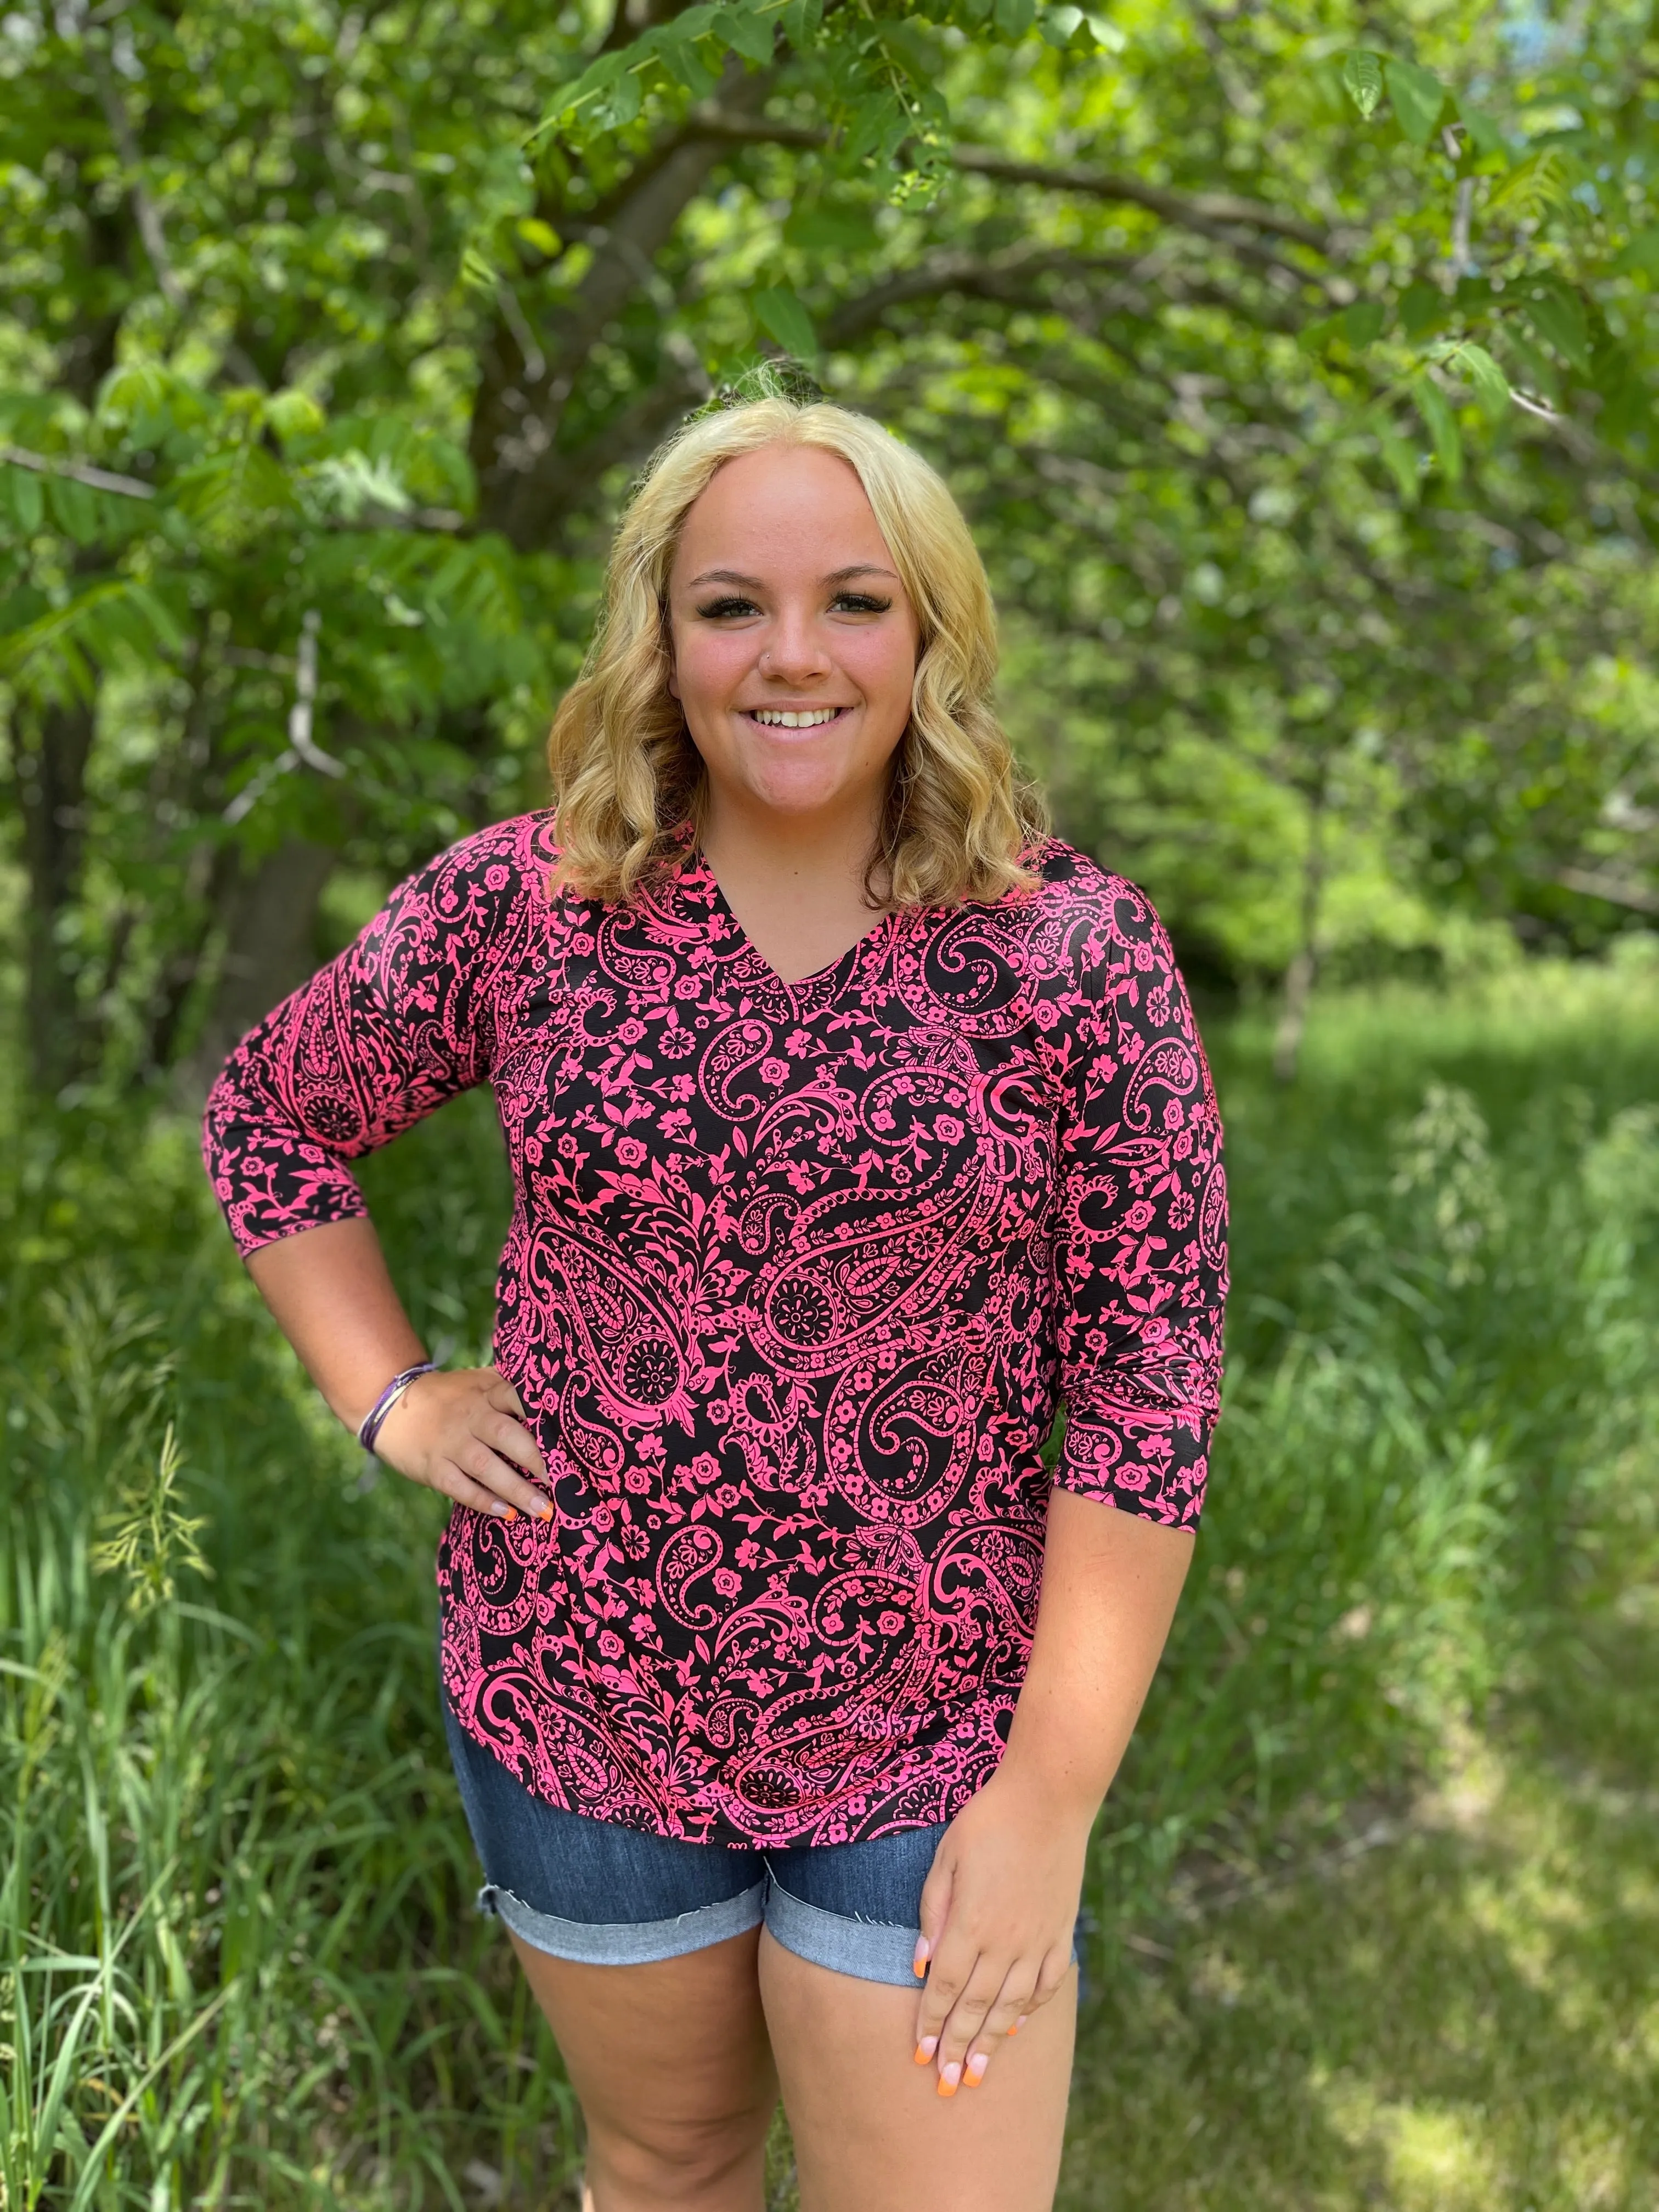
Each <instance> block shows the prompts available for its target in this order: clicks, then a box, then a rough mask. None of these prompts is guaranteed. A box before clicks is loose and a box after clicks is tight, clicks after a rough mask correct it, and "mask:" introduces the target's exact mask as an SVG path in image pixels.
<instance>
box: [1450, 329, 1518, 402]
mask: <svg viewBox="0 0 1659 2212" xmlns="http://www.w3.org/2000/svg"><path fill="white" fill-rule="evenodd" d="M1450 360H1451V362H1452V363H1453V364H1454V365H1455V367H1456V368H1457V370H1458V371H1459V373H1460V374H1462V375H1464V376H1467V377H1468V380H1469V382H1470V383H1471V384H1472V385H1473V386H1474V396H1475V399H1476V401H1477V402H1478V403H1479V404H1480V409H1481V411H1482V412H1483V413H1484V414H1485V415H1486V416H1489V417H1490V419H1491V420H1492V422H1502V421H1503V420H1504V416H1506V415H1507V414H1508V413H1509V411H1510V380H1509V379H1508V377H1506V376H1505V375H1504V372H1503V370H1502V369H1501V368H1499V367H1498V363H1497V362H1495V361H1494V360H1493V359H1492V356H1491V355H1490V354H1489V353H1488V352H1487V351H1486V348H1485V346H1482V345H1476V344H1475V343H1474V341H1473V340H1472V339H1466V340H1465V341H1464V343H1462V345H1460V346H1455V347H1454V348H1453V349H1452V352H1451V356H1450Z"/></svg>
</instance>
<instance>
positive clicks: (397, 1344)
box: [247, 1218, 553, 1521]
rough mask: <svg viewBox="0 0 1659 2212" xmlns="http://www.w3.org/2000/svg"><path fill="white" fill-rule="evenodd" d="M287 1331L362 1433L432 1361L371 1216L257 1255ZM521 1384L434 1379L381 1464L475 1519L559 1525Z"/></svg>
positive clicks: (476, 1377)
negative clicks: (395, 1384)
mask: <svg viewBox="0 0 1659 2212" xmlns="http://www.w3.org/2000/svg"><path fill="white" fill-rule="evenodd" d="M247 1270H248V1273H249V1274H250V1275H252V1278H253V1280H254V1283H255V1285H256V1286H257V1288H258V1291H259V1295H260V1296H261V1297H263V1298H264V1302H265V1304H267V1305H268V1306H269V1307H270V1310H271V1312H272V1314H273V1315H274V1316H275V1317H276V1325H277V1327H278V1328H280V1329H281V1330H282V1332H283V1335H284V1336H285V1337H286V1338H287V1339H288V1340H289V1343H290V1344H291V1345H292V1346H294V1349H295V1352H297V1353H298V1354H299V1356H300V1360H301V1364H302V1365H303V1366H304V1368H305V1370H306V1372H307V1374H308V1375H309V1376H310V1377H311V1379H312V1381H313V1383H315V1384H316V1385H317V1388H318V1389H319V1391H321V1393H322V1395H323V1396H324V1398H325V1400H326V1401H328V1404H329V1407H330V1408H331V1411H332V1412H334V1413H336V1414H337V1415H338V1417H339V1418H340V1419H341V1420H342V1421H343V1422H344V1424H345V1425H346V1426H347V1428H349V1429H350V1430H352V1431H356V1429H357V1427H358V1426H359V1425H360V1424H361V1422H362V1419H363V1416H364V1415H365V1414H366V1413H368V1411H369V1409H370V1408H371V1407H373V1406H374V1402H375V1401H376V1400H377V1399H378V1398H379V1396H380V1393H381V1391H382V1390H384V1389H385V1388H386V1384H387V1383H390V1382H391V1380H392V1376H394V1375H400V1374H402V1373H403V1371H404V1369H405V1368H408V1367H415V1366H418V1365H419V1364H420V1363H421V1361H422V1360H423V1359H424V1358H426V1352H425V1350H424V1349H423V1347H422V1343H421V1340H420V1338H419V1337H418V1336H417V1335H416V1333H415V1328H414V1324H413V1323H412V1322H410V1318H409V1316H408V1315H407V1314H406V1313H405V1312H404V1308H403V1303H402V1301H401V1299H400V1298H399V1297H398V1293H397V1291H396V1290H395V1289H394V1288H393V1287H392V1278H391V1276H390V1274H389V1273H387V1272H386V1259H385V1256H384V1255H383V1254H382V1252H381V1250H380V1238H379V1237H377V1236H376V1235H375V1233H374V1224H373V1223H372V1222H371V1221H368V1219H366V1218H358V1219H356V1220H350V1221H331V1222H328V1223H325V1224H324V1225H322V1226H321V1227H319V1228H316V1229H307V1230H303V1231H301V1232H300V1233H299V1234H298V1235H296V1236H293V1237H283V1238H282V1239H281V1241H280V1242H279V1243H275V1244H266V1245H264V1246H262V1247H261V1248H260V1249H259V1250H258V1251H257V1252H252V1253H250V1254H249V1255H248V1260H247ZM523 1413H524V1407H522V1406H521V1405H520V1402H519V1394H518V1392H517V1391H516V1390H515V1389H513V1385H512V1384H511V1383H508V1382H507V1381H506V1380H505V1378H504V1377H503V1376H501V1375H498V1374H497V1373H496V1371H495V1369H494V1368H493V1367H469V1368H459V1369H455V1370H450V1371H448V1372H445V1373H438V1374H433V1375H422V1376H419V1377H418V1378H417V1379H416V1381H415V1382H414V1383H410V1386H409V1388H408V1389H406V1390H405V1391H404V1394H403V1395H402V1397H401V1398H399V1399H398V1401H397V1403H396V1404H395V1405H394V1406H393V1407H392V1411H391V1412H390V1413H388V1414H387V1415H386V1419H385V1421H384V1422H383V1424H382V1425H381V1428H380V1435H379V1437H377V1439H376V1441H375V1445H374V1454H375V1457H376V1458H377V1459H381V1460H384V1461H385V1462H386V1465H387V1466H388V1467H392V1468H396V1469H397V1471H398V1474H404V1475H407V1476H408V1477H409V1479H410V1481H411V1482H420V1483H424V1484H425V1485H426V1486H428V1488H429V1489H432V1490H438V1491H441V1492H443V1494H444V1496H445V1497H446V1498H454V1499H455V1501H456V1502H457V1504H461V1505H470V1506H471V1508H472V1509H473V1510H474V1511H475V1512H477V1513H489V1514H493V1515H495V1516H496V1517H497V1518H498V1519H503V1520H512V1519H513V1517H514V1516H515V1514H516V1513H527V1514H529V1515H530V1516H532V1518H533V1519H536V1520H541V1521H546V1520H550V1518H551V1517H552V1510H553V1509H552V1507H551V1506H550V1504H548V1502H547V1498H546V1495H545V1493H544V1492H542V1491H539V1490H538V1489H537V1488H535V1486H533V1484H532V1483H530V1482H528V1481H526V1479H525V1476H524V1474H521V1473H520V1469H521V1468H524V1469H527V1470H528V1471H529V1473H531V1474H537V1475H541V1476H543V1477H545V1474H546V1472H547V1470H546V1468H545V1467H544V1464H543V1461H542V1455H541V1452H540V1450H539V1449H538V1446H537V1443H536V1440H535V1438H534V1437H532V1435H531V1433H530V1431H529V1430H528V1429H527V1428H526V1427H525V1425H524V1421H523Z"/></svg>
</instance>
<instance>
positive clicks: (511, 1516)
mask: <svg viewBox="0 0 1659 2212" xmlns="http://www.w3.org/2000/svg"><path fill="white" fill-rule="evenodd" d="M427 1480H428V1482H429V1483H430V1485H431V1486H432V1488H433V1489H434V1490H435V1491H437V1492H440V1493H441V1496H443V1497H445V1498H453V1499H454V1501H455V1503H456V1504H457V1505H466V1506H470V1507H471V1510H473V1512H475V1513H485V1514H488V1515H489V1518H490V1519H491V1520H492V1521H516V1520H517V1519H518V1517H519V1516H518V1513H517V1511H516V1510H515V1509H514V1508H513V1506H511V1505H509V1504H507V1500H506V1499H505V1498H497V1497H496V1496H495V1492H493V1491H490V1490H486V1489H485V1488H484V1486H483V1484H482V1483H481V1482H474V1480H472V1478H471V1475H470V1474H467V1472H466V1470H465V1468H459V1467H457V1466H456V1464H455V1462H454V1461H453V1460H441V1461H440V1462H439V1463H438V1465H437V1466H436V1467H435V1468H433V1470H432V1473H431V1474H430V1475H429V1476H428V1478H427Z"/></svg>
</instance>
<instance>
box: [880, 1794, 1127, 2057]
mask: <svg viewBox="0 0 1659 2212" xmlns="http://www.w3.org/2000/svg"><path fill="white" fill-rule="evenodd" d="M1091 1825H1092V1814H1088V1815H1086V1816H1085V1814H1083V1813H1082V1812H1081V1811H1080V1810H1079V1808H1078V1807H1077V1806H1075V1805H1073V1804H1071V1803H1063V1802H1057V1801H1056V1799H1055V1797H1054V1796H1053V1795H1052V1794H1051V1793H1050V1792H1049V1791H1048V1790H1045V1789H1043V1788H1042V1787H1041V1786H1040V1785H1039V1784H1035V1783H1033V1782H1032V1781H1030V1779H1028V1778H1025V1777H1023V1776H1022V1775H1021V1774H1020V1772H1019V1771H1018V1768H1017V1766H1015V1765H1013V1764H1012V1762H1011V1761H1008V1760H1005V1761H1004V1763H1003V1765H1002V1766H1001V1767H1000V1768H999V1770H998V1771H997V1772H996V1773H995V1774H994V1775H993V1776H992V1778H991V1779H990V1780H989V1781H988V1782H987V1784H986V1785H985V1787H984V1788H983V1789H982V1790H981V1791H980V1792H979V1794H978V1796H975V1797H973V1798H970V1799H969V1802H968V1803H967V1804H966V1805H964V1806H963V1808H962V1810H961V1812H960V1813H958V1814H957V1817H956V1819H955V1820H952V1821H951V1825H950V1826H949V1827H948V1828H947V1829H946V1830H945V1834H944V1836H943V1838H941V1839H940V1843H939V1850H938V1851H937V1852H936V1853H935V1855H934V1858H933V1869H932V1871H931V1873H930V1874H929V1875H928V1876H927V1882H926V1884H925V1886H924V1887H923V1889H922V1893H921V1942H919V1943H918V1944H917V1946H916V1968H917V1972H921V1970H922V1969H923V1967H924V1966H925V1967H926V1968H927V1988H926V1990H924V1991H923V1993H922V1998H921V2011H920V2014H919V2016H918V2019H917V2024H916V2053H915V2056H916V2063H917V2065H918V2066H925V2065H927V2064H929V2063H933V2064H934V2065H936V2066H937V2068H938V2070H939V2095H940V2096H941V2097H953V2096H955V2094H956V2093H957V2088H958V2087H959V2086H960V2085H962V2084H963V2083H964V2082H965V2083H966V2084H967V2085H968V2087H969V2088H975V2087H977V2086H978V2085H979V2083H980V2082H981V2081H983V2080H984V2079H985V2069H987V2066H989V2064H990V2063H991V2054H992V2052H993V2051H994V2049H995V2047H996V2045H997V2043H998V2042H999V2041H1000V2039H1001V2038H1002V2037H1003V2036H1005V2035H1012V2034H1013V2033H1014V2032H1015V2030H1016V2028H1017V2027H1018V2023H1019V2022H1020V2021H1022V2020H1023V2019H1024V2018H1025V2017H1026V2016H1027V2015H1029V2014H1030V2013H1033V2012H1035V2011H1036V2008H1037V2007H1038V2006H1039V2005H1044V2004H1047V2003H1048V2000H1049V1998H1050V1997H1052V1996H1054V1995H1055V1993H1056V1992H1057V1991H1058V1990H1060V1987H1061V1986H1062V1984H1064V1982H1065V1979H1066V1974H1067V1972H1069V1970H1070V1967H1071V1964H1072V1941H1073V1930H1074V1929H1075V1926H1076V1922H1077V1908H1078V1899H1079V1894H1080V1893H1081V1891H1082V1887H1083V1861H1084V1854H1085V1850H1086V1849H1087V1847H1088V1842H1089V1830H1090V1828H1091Z"/></svg>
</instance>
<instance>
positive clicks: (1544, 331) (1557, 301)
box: [1521, 284, 1590, 376]
mask: <svg viewBox="0 0 1659 2212" xmlns="http://www.w3.org/2000/svg"><path fill="white" fill-rule="evenodd" d="M1521 312H1522V314H1524V315H1525V317H1526V319H1527V320H1528V322H1529V323H1530V324H1531V325H1532V326H1533V328H1534V331H1537V333H1538V335H1539V337H1541V338H1542V339H1543V341H1544V343H1545V344H1546V345H1547V346H1553V347H1554V349H1555V350H1556V352H1557V353H1559V355H1560V356H1561V357H1562V359H1563V360H1564V361H1566V362H1571V365H1572V366H1573V368H1576V369H1577V371H1578V373H1579V374H1580V375H1581V376H1588V375H1589V365H1590V361H1589V327H1588V325H1587V324H1586V323H1585V320H1584V310H1583V306H1582V304H1581V303H1580V301H1579V300H1578V298H1577V295H1576V294H1575V293H1573V292H1570V291H1569V290H1568V289H1567V288H1566V286H1565V284H1552V285H1550V286H1548V287H1547V288H1546V287H1545V286H1543V285H1540V286H1538V287H1537V289H1535V290H1534V292H1533V294H1532V295H1531V297H1530V298H1529V299H1527V300H1523V301H1522V303H1521Z"/></svg>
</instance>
